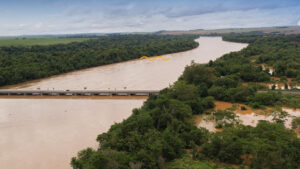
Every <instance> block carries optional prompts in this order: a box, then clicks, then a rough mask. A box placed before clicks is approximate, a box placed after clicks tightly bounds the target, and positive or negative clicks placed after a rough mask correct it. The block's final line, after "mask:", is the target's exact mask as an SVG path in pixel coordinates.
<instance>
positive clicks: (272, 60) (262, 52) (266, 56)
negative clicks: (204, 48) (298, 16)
mask: <svg viewBox="0 0 300 169" xmlns="http://www.w3.org/2000/svg"><path fill="white" fill-rule="evenodd" d="M224 40H229V41H235V42H247V43H251V45H250V46H249V48H248V50H247V51H248V53H245V55H247V56H254V55H259V57H258V59H257V60H256V63H266V64H267V65H269V66H272V67H273V68H274V69H275V72H274V75H275V76H287V77H290V78H296V79H297V80H298V81H300V57H299V56H300V35H286V36H285V35H272V36H267V35H266V36H263V37H262V36H261V35H251V34H249V35H243V36H240V35H238V34H236V35H229V36H224Z"/></svg>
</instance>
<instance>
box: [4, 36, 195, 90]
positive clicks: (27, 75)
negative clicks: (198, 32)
mask: <svg viewBox="0 0 300 169" xmlns="http://www.w3.org/2000/svg"><path fill="white" fill-rule="evenodd" d="M195 38H196V36H173V35H112V36H101V37H98V38H93V39H90V40H86V41H83V42H72V43H69V44H58V45H48V46H29V47H26V46H18V47H16V46H10V47H0V86H4V85H10V84H15V83H20V82H24V81H28V80H32V79H38V78H43V77H48V76H51V75H56V74H60V73H65V72H70V71H74V70H79V69H83V68H88V67H93V66H99V65H104V64H111V63H115V62H121V61H126V60H130V59H137V58H139V57H141V56H156V55H162V54H166V53H173V52H179V51H185V50H188V49H192V48H195V47H197V46H198V44H197V43H196V42H195V41H194V39H195Z"/></svg>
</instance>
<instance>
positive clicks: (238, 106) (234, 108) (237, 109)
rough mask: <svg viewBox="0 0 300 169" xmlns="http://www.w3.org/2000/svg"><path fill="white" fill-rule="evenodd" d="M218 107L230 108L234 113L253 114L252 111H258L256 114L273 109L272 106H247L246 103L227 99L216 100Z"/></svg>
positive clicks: (217, 108)
mask: <svg viewBox="0 0 300 169" xmlns="http://www.w3.org/2000/svg"><path fill="white" fill-rule="evenodd" d="M215 105H216V107H215V108H214V110H215V111H216V110H229V111H232V112H234V113H239V114H251V113H256V114H265V113H266V112H268V111H271V110H273V108H271V107H266V109H253V108H251V107H250V106H247V105H245V104H241V103H230V102H225V101H215ZM242 106H243V107H245V108H246V110H241V107H242Z"/></svg>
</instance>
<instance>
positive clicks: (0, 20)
mask: <svg viewBox="0 0 300 169" xmlns="http://www.w3.org/2000/svg"><path fill="white" fill-rule="evenodd" d="M5 1H6V0H1V1H0V35H2V36H3V35H4V36H6V35H24V34H67V33H102V32H103V33H108V32H144V31H147V32H148V31H159V30H189V29H220V28H246V27H267V26H287V25H300V0H82V1H79V0H7V2H5Z"/></svg>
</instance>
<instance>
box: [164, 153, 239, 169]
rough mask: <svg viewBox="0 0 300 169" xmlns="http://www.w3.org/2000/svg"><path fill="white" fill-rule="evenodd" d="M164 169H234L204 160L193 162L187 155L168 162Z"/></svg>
mask: <svg viewBox="0 0 300 169" xmlns="http://www.w3.org/2000/svg"><path fill="white" fill-rule="evenodd" d="M165 169H234V167H232V166H230V165H223V164H214V163H212V162H209V161H206V160H203V161H198V160H193V159H192V158H191V157H190V155H189V154H186V155H184V156H183V157H182V158H179V159H175V160H173V161H172V162H169V163H168V164H167V165H166V166H165Z"/></svg>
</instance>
